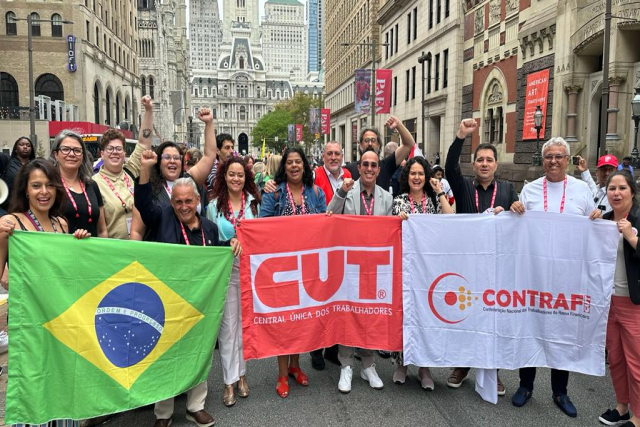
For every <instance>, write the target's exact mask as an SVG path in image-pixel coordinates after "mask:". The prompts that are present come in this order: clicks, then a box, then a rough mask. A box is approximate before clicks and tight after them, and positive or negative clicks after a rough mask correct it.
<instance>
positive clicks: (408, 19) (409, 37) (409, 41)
mask: <svg viewBox="0 0 640 427" xmlns="http://www.w3.org/2000/svg"><path fill="white" fill-rule="evenodd" d="M407 44H411V13H408V14H407Z"/></svg>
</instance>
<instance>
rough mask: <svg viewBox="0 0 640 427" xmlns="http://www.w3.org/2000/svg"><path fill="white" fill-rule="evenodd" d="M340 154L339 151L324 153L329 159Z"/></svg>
mask: <svg viewBox="0 0 640 427" xmlns="http://www.w3.org/2000/svg"><path fill="white" fill-rule="evenodd" d="M340 154H342V153H341V152H340V151H327V152H326V155H327V156H329V157H332V156H336V157H338V156H339V155H340Z"/></svg>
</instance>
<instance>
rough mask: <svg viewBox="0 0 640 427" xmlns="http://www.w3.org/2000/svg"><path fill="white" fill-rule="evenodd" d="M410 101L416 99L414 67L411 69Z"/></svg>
mask: <svg viewBox="0 0 640 427" xmlns="http://www.w3.org/2000/svg"><path fill="white" fill-rule="evenodd" d="M411 99H416V66H415V65H414V66H413V68H411Z"/></svg>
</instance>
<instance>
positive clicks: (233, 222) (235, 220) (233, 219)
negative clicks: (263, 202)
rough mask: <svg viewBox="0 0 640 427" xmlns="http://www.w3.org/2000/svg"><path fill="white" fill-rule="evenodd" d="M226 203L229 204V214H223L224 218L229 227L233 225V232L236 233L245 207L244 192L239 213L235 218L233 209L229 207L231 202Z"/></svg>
mask: <svg viewBox="0 0 640 427" xmlns="http://www.w3.org/2000/svg"><path fill="white" fill-rule="evenodd" d="M227 202H228V203H229V212H227V213H225V214H224V217H225V218H226V219H227V221H229V222H230V223H231V225H233V231H236V229H237V227H238V223H239V222H240V220H241V219H242V217H243V216H244V210H245V206H246V204H245V198H244V192H243V193H242V203H241V204H240V211H239V212H238V216H237V217H236V216H235V215H234V214H233V207H232V206H231V200H227Z"/></svg>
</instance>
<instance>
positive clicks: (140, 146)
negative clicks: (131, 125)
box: [124, 95, 153, 178]
mask: <svg viewBox="0 0 640 427" xmlns="http://www.w3.org/2000/svg"><path fill="white" fill-rule="evenodd" d="M141 103H142V107H143V108H144V115H143V116H142V124H141V125H140V133H139V134H138V143H137V144H136V148H135V150H133V153H131V157H129V160H127V164H126V165H124V167H125V169H126V170H127V171H128V172H129V173H130V174H131V176H132V177H133V178H137V177H138V176H139V175H140V168H141V165H140V156H141V155H142V152H143V151H144V150H151V145H152V142H153V138H152V136H153V132H152V129H153V101H152V100H151V97H150V96H149V95H145V96H143V97H142V101H141Z"/></svg>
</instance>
